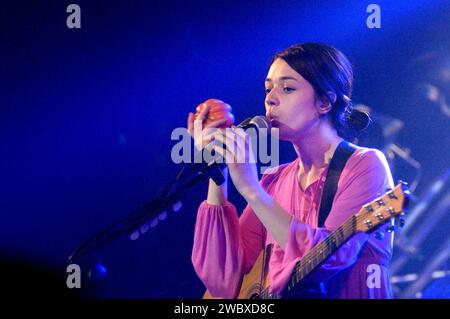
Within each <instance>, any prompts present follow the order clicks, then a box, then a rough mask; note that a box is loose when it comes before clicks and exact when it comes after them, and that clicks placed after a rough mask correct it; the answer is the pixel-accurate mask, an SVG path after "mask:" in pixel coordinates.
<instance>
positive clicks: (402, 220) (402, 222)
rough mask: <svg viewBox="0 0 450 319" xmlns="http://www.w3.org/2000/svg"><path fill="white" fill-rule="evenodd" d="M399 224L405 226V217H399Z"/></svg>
mask: <svg viewBox="0 0 450 319" xmlns="http://www.w3.org/2000/svg"><path fill="white" fill-rule="evenodd" d="M398 225H399V226H400V227H403V226H405V218H403V217H399V218H398Z"/></svg>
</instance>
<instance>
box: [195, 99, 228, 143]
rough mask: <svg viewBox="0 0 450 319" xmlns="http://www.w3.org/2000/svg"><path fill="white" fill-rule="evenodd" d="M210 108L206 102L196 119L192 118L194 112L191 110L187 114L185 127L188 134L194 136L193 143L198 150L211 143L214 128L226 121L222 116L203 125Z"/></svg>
mask: <svg viewBox="0 0 450 319" xmlns="http://www.w3.org/2000/svg"><path fill="white" fill-rule="evenodd" d="M210 109H211V107H210V106H209V105H208V104H206V106H205V107H204V108H203V110H202V111H201V112H200V113H199V115H198V117H197V119H194V113H192V112H189V115H188V119H187V129H188V132H189V134H190V135H191V136H192V137H193V138H194V145H195V148H196V149H197V150H198V151H201V150H203V148H204V147H205V146H207V145H208V144H209V143H211V138H212V136H213V134H214V133H215V132H216V130H214V129H218V127H220V126H221V125H223V124H224V123H225V122H226V121H227V119H226V118H223V119H219V120H215V121H212V122H210V123H208V124H206V125H204V124H205V122H206V121H207V119H208V113H209V110H210Z"/></svg>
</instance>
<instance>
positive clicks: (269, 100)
mask: <svg viewBox="0 0 450 319" xmlns="http://www.w3.org/2000/svg"><path fill="white" fill-rule="evenodd" d="M274 91H275V90H271V91H270V92H269V93H268V94H267V95H266V105H267V107H269V108H270V107H274V106H278V105H279V104H280V101H279V100H278V98H277V96H276V94H275V92H274Z"/></svg>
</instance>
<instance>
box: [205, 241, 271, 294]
mask: <svg viewBox="0 0 450 319" xmlns="http://www.w3.org/2000/svg"><path fill="white" fill-rule="evenodd" d="M271 248H272V246H271V245H269V246H267V248H266V249H265V250H261V252H260V254H259V256H258V258H257V259H256V262H255V264H254V266H253V268H252V270H251V271H250V272H249V273H248V274H246V275H244V278H243V279H242V285H241V289H240V290H239V294H238V295H237V297H236V299H260V295H261V292H262V291H263V290H264V289H268V287H269V279H268V276H267V272H268V269H269V267H268V264H269V258H266V256H270V250H271ZM203 299H223V298H220V297H213V296H211V294H210V293H209V291H208V290H207V291H206V292H205V294H204V295H203Z"/></svg>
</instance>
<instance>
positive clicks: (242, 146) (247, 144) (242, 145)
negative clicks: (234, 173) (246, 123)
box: [228, 128, 255, 163]
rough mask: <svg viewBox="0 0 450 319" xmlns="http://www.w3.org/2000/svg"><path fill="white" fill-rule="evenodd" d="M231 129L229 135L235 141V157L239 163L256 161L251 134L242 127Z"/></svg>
mask: <svg viewBox="0 0 450 319" xmlns="http://www.w3.org/2000/svg"><path fill="white" fill-rule="evenodd" d="M229 131H231V132H230V134H228V136H229V137H230V138H231V139H232V140H234V143H235V147H236V150H235V157H236V160H237V161H238V162H239V163H254V162H255V161H254V156H253V149H252V147H251V141H250V136H249V135H248V134H247V133H245V131H244V130H243V129H241V128H238V129H236V130H229Z"/></svg>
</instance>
